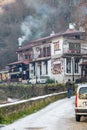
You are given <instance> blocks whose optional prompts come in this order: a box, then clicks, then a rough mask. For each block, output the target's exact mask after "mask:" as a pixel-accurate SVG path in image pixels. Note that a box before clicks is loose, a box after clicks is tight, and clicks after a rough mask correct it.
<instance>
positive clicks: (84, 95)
mask: <svg viewBox="0 0 87 130" xmlns="http://www.w3.org/2000/svg"><path fill="white" fill-rule="evenodd" d="M79 98H80V99H87V87H83V88H80V90H79Z"/></svg>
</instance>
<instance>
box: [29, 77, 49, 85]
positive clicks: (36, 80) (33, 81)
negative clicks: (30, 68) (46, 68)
mask: <svg viewBox="0 0 87 130" xmlns="http://www.w3.org/2000/svg"><path fill="white" fill-rule="evenodd" d="M46 81H47V77H45V76H43V77H37V78H36V77H34V78H32V79H30V80H29V83H31V84H36V83H41V84H44V83H46Z"/></svg>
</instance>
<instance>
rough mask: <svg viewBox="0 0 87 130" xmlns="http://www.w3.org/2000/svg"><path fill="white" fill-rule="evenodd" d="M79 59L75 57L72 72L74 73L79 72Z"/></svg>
mask: <svg viewBox="0 0 87 130" xmlns="http://www.w3.org/2000/svg"><path fill="white" fill-rule="evenodd" d="M78 63H79V59H75V67H74V68H75V70H74V72H75V73H79V64H78Z"/></svg>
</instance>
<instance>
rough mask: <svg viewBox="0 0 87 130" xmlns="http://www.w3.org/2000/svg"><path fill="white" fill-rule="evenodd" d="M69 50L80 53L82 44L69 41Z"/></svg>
mask: <svg viewBox="0 0 87 130" xmlns="http://www.w3.org/2000/svg"><path fill="white" fill-rule="evenodd" d="M69 50H71V52H72V53H80V44H79V43H69Z"/></svg>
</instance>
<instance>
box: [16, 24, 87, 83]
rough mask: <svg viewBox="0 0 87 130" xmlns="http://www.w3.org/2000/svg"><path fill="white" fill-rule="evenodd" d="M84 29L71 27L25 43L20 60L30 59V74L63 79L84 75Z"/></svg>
mask: <svg viewBox="0 0 87 130" xmlns="http://www.w3.org/2000/svg"><path fill="white" fill-rule="evenodd" d="M83 35H84V32H82V31H79V30H75V28H72V26H70V28H69V29H68V30H67V31H66V32H64V33H58V34H55V33H53V34H51V35H50V36H48V37H44V38H40V39H37V40H35V41H31V42H29V43H28V44H27V45H23V46H21V47H20V48H19V49H18V50H17V54H18V62H19V61H23V60H27V61H28V67H29V68H28V73H29V78H34V77H41V76H49V77H50V78H51V79H54V80H55V81H58V82H60V83H62V82H66V80H67V79H71V80H72V81H75V80H76V79H78V78H81V76H82V71H81V65H80V64H81V63H83V60H84V59H86V58H84V57H86V54H87V45H86V43H85V42H84V41H83Z"/></svg>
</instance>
